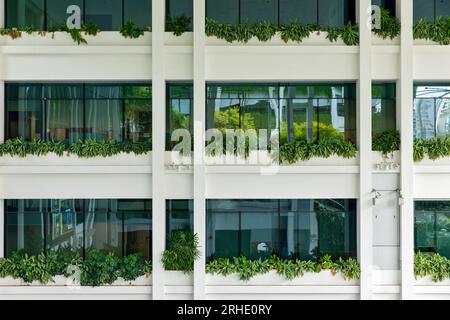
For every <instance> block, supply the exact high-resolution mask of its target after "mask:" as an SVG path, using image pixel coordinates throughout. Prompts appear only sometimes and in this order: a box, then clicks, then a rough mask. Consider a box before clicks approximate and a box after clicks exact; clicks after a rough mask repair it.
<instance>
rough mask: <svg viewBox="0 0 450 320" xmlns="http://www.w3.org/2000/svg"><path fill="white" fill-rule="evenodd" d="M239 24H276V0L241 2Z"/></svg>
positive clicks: (242, 0)
mask: <svg viewBox="0 0 450 320" xmlns="http://www.w3.org/2000/svg"><path fill="white" fill-rule="evenodd" d="M240 12H241V17H240V20H241V22H249V23H254V22H261V21H270V22H272V23H275V24H278V0H241V10H240Z"/></svg>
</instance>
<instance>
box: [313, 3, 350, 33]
mask: <svg viewBox="0 0 450 320" xmlns="http://www.w3.org/2000/svg"><path fill="white" fill-rule="evenodd" d="M347 8H348V3H347V1H346V0H319V24H320V25H321V26H331V27H339V26H343V25H344V24H345V23H346V22H347V21H346V20H347V17H346V16H347V14H346V13H347Z"/></svg>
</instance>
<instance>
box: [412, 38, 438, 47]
mask: <svg viewBox="0 0 450 320" xmlns="http://www.w3.org/2000/svg"><path fill="white" fill-rule="evenodd" d="M414 45H415V46H441V45H440V44H439V43H438V42H434V41H433V40H425V39H416V40H414Z"/></svg>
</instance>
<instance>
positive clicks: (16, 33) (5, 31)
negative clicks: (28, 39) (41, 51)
mask: <svg viewBox="0 0 450 320" xmlns="http://www.w3.org/2000/svg"><path fill="white" fill-rule="evenodd" d="M0 36H9V37H10V38H11V39H13V40H14V39H17V38H20V37H21V36H22V31H20V30H17V29H16V28H0Z"/></svg>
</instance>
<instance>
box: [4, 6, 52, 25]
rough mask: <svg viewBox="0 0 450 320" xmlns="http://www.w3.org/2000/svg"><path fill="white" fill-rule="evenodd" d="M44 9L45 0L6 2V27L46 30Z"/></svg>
mask: <svg viewBox="0 0 450 320" xmlns="http://www.w3.org/2000/svg"><path fill="white" fill-rule="evenodd" d="M44 7H45V4H44V0H25V1H19V0H6V21H7V22H6V27H8V28H23V27H33V29H36V30H44V27H45V12H44ZM2 10H3V8H2Z"/></svg>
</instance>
